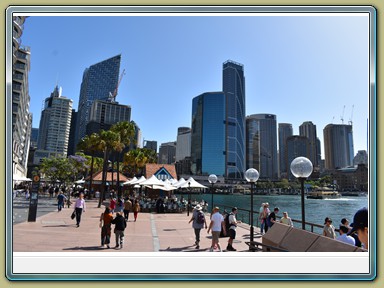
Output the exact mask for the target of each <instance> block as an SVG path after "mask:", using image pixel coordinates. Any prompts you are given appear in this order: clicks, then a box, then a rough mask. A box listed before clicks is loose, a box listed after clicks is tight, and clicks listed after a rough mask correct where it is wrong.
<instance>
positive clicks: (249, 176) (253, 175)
mask: <svg viewBox="0 0 384 288" xmlns="http://www.w3.org/2000/svg"><path fill="white" fill-rule="evenodd" d="M245 179H246V180H247V181H248V182H252V183H255V182H256V181H257V180H258V179H259V172H258V171H257V170H256V169H255V168H249V169H248V170H247V171H245Z"/></svg>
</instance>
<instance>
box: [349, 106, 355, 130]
mask: <svg viewBox="0 0 384 288" xmlns="http://www.w3.org/2000/svg"><path fill="white" fill-rule="evenodd" d="M354 107H355V105H352V112H351V118H349V121H348V124H349V125H351V126H352V117H353V108H354Z"/></svg>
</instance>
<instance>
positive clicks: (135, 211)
mask: <svg viewBox="0 0 384 288" xmlns="http://www.w3.org/2000/svg"><path fill="white" fill-rule="evenodd" d="M132 210H133V218H134V219H135V222H136V220H137V214H139V212H140V204H139V201H137V200H135V204H133V207H132Z"/></svg>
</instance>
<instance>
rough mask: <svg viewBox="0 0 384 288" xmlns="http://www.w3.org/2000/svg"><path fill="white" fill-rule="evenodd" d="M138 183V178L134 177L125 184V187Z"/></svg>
mask: <svg viewBox="0 0 384 288" xmlns="http://www.w3.org/2000/svg"><path fill="white" fill-rule="evenodd" d="M136 181H137V178H136V177H133V178H132V179H131V180H128V181H126V182H124V183H123V185H132V183H134V182H136Z"/></svg>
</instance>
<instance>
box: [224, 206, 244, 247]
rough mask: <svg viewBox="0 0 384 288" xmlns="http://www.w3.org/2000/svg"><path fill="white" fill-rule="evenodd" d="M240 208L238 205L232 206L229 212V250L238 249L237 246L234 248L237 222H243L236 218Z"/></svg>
mask: <svg viewBox="0 0 384 288" xmlns="http://www.w3.org/2000/svg"><path fill="white" fill-rule="evenodd" d="M237 212H238V210H237V207H233V208H232V212H231V213H229V215H228V216H227V217H228V222H229V229H228V234H229V239H228V245H227V251H236V249H235V248H233V246H232V244H233V240H235V238H236V228H237V224H239V223H241V221H239V220H237V219H236V214H237Z"/></svg>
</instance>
